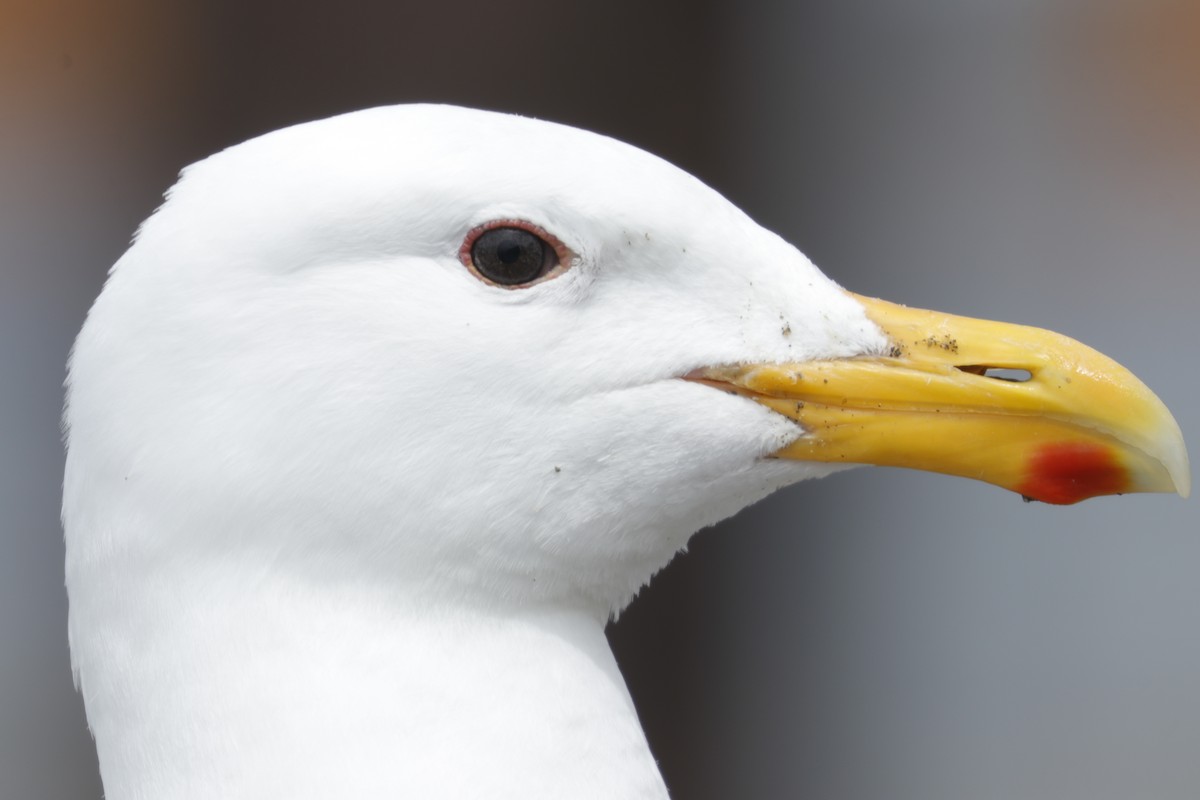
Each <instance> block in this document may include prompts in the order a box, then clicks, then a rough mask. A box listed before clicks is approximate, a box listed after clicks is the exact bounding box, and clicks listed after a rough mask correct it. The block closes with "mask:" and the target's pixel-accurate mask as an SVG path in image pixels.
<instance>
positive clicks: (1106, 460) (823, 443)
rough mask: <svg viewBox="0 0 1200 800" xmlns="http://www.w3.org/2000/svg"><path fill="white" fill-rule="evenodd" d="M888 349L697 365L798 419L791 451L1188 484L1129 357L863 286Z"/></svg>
mask: <svg viewBox="0 0 1200 800" xmlns="http://www.w3.org/2000/svg"><path fill="white" fill-rule="evenodd" d="M852 297H854V298H855V299H856V300H858V301H859V302H860V303H862V305H863V306H864V307H865V308H866V310H867V316H868V317H869V318H870V319H871V320H872V321H873V322H875V323H876V324H877V325H878V326H879V327H880V328H882V329H883V331H884V333H886V334H887V336H888V337H889V338H890V339H891V342H892V349H891V352H890V353H889V354H888V355H887V356H881V357H860V358H854V359H845V360H837V361H815V362H809V363H802V364H752V365H743V366H735V367H716V368H711V369H707V370H703V371H701V372H700V373H699V374H696V375H694V376H693V377H695V378H698V379H699V380H702V381H704V382H706V383H711V384H715V385H718V386H721V387H722V388H726V389H729V388H732V389H734V390H735V391H738V392H739V393H741V394H744V395H747V396H749V397H751V398H753V399H754V400H756V401H758V402H759V403H762V404H763V405H765V406H767V407H769V408H772V409H774V410H775V411H778V412H779V413H781V414H783V415H785V416H787V417H790V418H792V419H794V420H796V421H797V422H799V423H800V424H801V425H802V426H803V427H804V428H805V430H806V431H807V435H805V436H803V437H801V438H800V439H798V440H796V441H795V442H794V443H792V444H791V445H789V446H787V447H785V448H784V449H783V450H780V451H779V452H778V453H776V454H775V455H776V456H777V457H778V458H790V459H797V460H802V461H825V462H834V463H847V464H878V465H883V466H897V467H911V468H913V469H922V470H928V471H931V472H941V473H945V474H947V475H961V476H963V477H967V478H975V479H977V480H981V481H986V482H988V483H993V484H995V485H997V486H1002V487H1004V488H1006V489H1011V490H1012V491H1015V492H1019V493H1021V494H1022V495H1024V496H1025V497H1026V498H1032V499H1035V500H1041V501H1044V502H1047V503H1059V504H1065V503H1076V502H1079V501H1080V500H1085V499H1087V498H1089V497H1096V496H1099V495H1106V494H1123V493H1126V492H1178V493H1179V494H1180V495H1182V496H1184V497H1187V496H1188V494H1189V492H1190V490H1191V475H1190V470H1189V467H1188V458H1187V450H1186V449H1185V447H1184V443H1183V435H1182V433H1181V432H1180V430H1179V425H1178V424H1177V423H1176V422H1175V419H1174V417H1172V416H1171V412H1170V411H1168V410H1167V407H1166V406H1165V405H1163V403H1162V401H1161V400H1159V399H1158V397H1156V396H1155V394H1154V393H1153V392H1151V391H1150V390H1149V389H1148V388H1146V386H1145V384H1143V383H1142V382H1141V381H1139V380H1138V379H1137V378H1136V377H1134V375H1133V373H1131V372H1130V371H1129V370H1127V369H1125V368H1124V367H1122V366H1121V365H1120V364H1118V363H1117V362H1115V361H1113V360H1112V359H1110V358H1108V357H1107V356H1104V355H1102V354H1101V353H1098V352H1096V351H1095V350H1092V349H1091V348H1089V347H1086V346H1085V345H1082V344H1080V343H1079V342H1076V341H1075V340H1073V339H1069V338H1067V337H1066V336H1062V335H1060V334H1057V333H1052V332H1050V331H1045V330H1041V329H1039V328H1029V327H1024V326H1020V325H1010V324H1006V323H1002V322H989V321H986V320H977V319H970V318H967V317H956V316H952V315H949V314H942V313H938V312H934V311H924V310H920V309H914V308H907V307H905V306H900V305H895V304H893V303H887V302H884V301H883V300H875V299H871V298H865V297H860V296H858V295H852Z"/></svg>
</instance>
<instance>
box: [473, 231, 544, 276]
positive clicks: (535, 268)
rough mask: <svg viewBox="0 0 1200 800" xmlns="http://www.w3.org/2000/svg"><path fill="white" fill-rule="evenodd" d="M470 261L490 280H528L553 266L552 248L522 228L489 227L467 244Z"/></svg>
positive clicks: (541, 274)
mask: <svg viewBox="0 0 1200 800" xmlns="http://www.w3.org/2000/svg"><path fill="white" fill-rule="evenodd" d="M471 263H472V264H474V265H475V269H476V270H478V272H479V274H480V275H482V276H483V277H485V278H487V279H488V280H489V281H492V282H493V283H498V284H501V285H503V286H517V285H519V284H523V283H530V282H532V281H535V280H537V279H538V278H540V277H542V276H543V275H545V274H546V273H547V272H549V271H550V269H552V268H553V267H554V264H555V258H554V249H553V248H552V247H550V246H549V245H547V244H546V243H545V242H544V241H542V239H541V238H540V237H538V236H537V235H535V234H534V233H532V232H530V231H527V230H525V229H524V228H492V229H490V230H486V231H484V232H483V233H481V234H479V238H477V239H476V240H475V243H474V244H473V245H472V246H471Z"/></svg>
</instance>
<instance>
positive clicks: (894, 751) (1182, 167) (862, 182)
mask: <svg viewBox="0 0 1200 800" xmlns="http://www.w3.org/2000/svg"><path fill="white" fill-rule="evenodd" d="M414 100H433V101H446V102H454V103H461V104H467V105H475V106H481V107H485V108H492V109H502V110H510V111H516V112H520V113H524V114H528V115H533V116H538V117H544V118H548V119H554V120H558V121H562V122H567V123H571V124H575V125H580V126H583V127H587V128H591V129H594V130H598V131H602V132H604V133H608V134H611V135H614V136H617V137H619V138H622V139H625V140H628V141H631V142H633V143H635V144H638V145H640V146H642V147H645V148H647V149H650V150H652V151H654V152H656V153H658V154H660V155H662V156H664V157H666V158H668V159H670V160H672V161H674V162H676V163H678V164H679V165H681V166H682V167H684V168H685V169H688V170H689V171H692V172H694V173H695V174H697V175H698V176H699V177H701V178H702V179H703V180H705V181H707V182H708V183H710V184H712V185H713V186H715V187H716V188H718V189H719V190H721V191H722V192H724V193H725V194H726V195H728V196H729V197H730V198H731V199H732V200H733V201H734V202H735V203H737V204H739V205H741V206H742V207H743V208H745V209H746V210H747V211H748V212H749V213H750V214H751V215H752V216H754V217H756V218H757V219H758V220H759V221H760V222H762V223H763V224H765V225H766V226H768V227H770V228H772V229H774V230H776V231H778V232H779V233H781V234H782V235H784V236H785V237H786V238H788V239H790V240H791V241H793V242H795V243H796V244H797V245H798V246H799V247H800V248H801V249H802V250H804V251H805V252H807V253H808V254H809V255H810V256H811V257H812V258H813V259H814V260H815V261H816V262H817V263H818V264H819V265H820V266H822V267H823V268H824V269H825V270H826V271H827V272H828V273H829V274H830V275H831V276H833V277H834V278H835V279H836V280H838V281H840V282H841V283H843V284H844V285H846V286H848V287H850V288H853V289H855V290H857V291H860V292H864V293H867V294H875V295H880V296H884V297H887V298H889V299H892V300H897V301H902V302H906V303H909V304H912V305H921V306H926V307H933V308H941V309H945V310H950V311H956V312H959V313H964V314H971V315H975V316H983V317H992V318H1003V319H1008V320H1011V321H1014V322H1022V323H1029V324H1036V325H1041V326H1045V327H1051V328H1055V329H1057V330H1060V331H1062V332H1064V333H1067V334H1069V335H1071V336H1074V337H1076V338H1079V339H1082V340H1084V341H1086V342H1088V343H1089V344H1092V345H1093V346H1095V347H1097V348H1099V349H1100V350H1102V351H1104V352H1106V353H1108V354H1109V355H1111V356H1113V357H1115V358H1116V359H1117V360H1119V361H1121V362H1123V363H1125V364H1126V365H1127V366H1129V367H1130V368H1132V369H1133V370H1134V371H1135V372H1137V373H1138V374H1139V375H1140V376H1141V377H1142V378H1143V379H1144V380H1145V381H1146V382H1147V383H1148V384H1149V385H1150V386H1151V387H1153V388H1154V389H1155V390H1156V391H1157V392H1158V393H1159V394H1160V395H1161V397H1162V398H1163V399H1164V400H1165V401H1166V403H1167V404H1168V405H1169V406H1170V407H1171V408H1172V409H1173V410H1174V412H1175V414H1176V416H1177V418H1178V419H1179V422H1180V424H1181V425H1182V427H1183V430H1184V433H1185V435H1188V436H1190V438H1191V440H1192V445H1193V447H1195V445H1196V442H1197V437H1198V436H1200V406H1198V403H1197V398H1200V370H1198V369H1197V366H1198V365H1197V356H1196V342H1197V340H1198V339H1200V309H1198V308H1197V303H1198V300H1200V264H1198V262H1200V3H1197V2H1195V0H1124V1H1120V2H1118V1H1117V0H1108V1H1105V0H1092V1H1091V2H1082V1H1073V0H1039V1H1036V2H1035V1H1034V0H1028V1H1027V2H1022V1H1021V0H1007V1H1006V0H995V1H994V2H987V1H986V0H942V1H941V2H938V1H936V0H890V1H889V2H883V1H882V0H881V1H880V2H875V3H869V2H862V1H860V0H842V1H841V2H838V3H815V2H814V3H805V2H793V3H767V2H762V1H761V0H741V1H740V2H732V1H731V0H724V1H721V0H688V1H687V2H684V1H683V0H679V1H677V2H664V3H657V4H650V3H640V2H633V0H614V1H612V2H604V3H601V2H586V3H576V4H564V3H560V2H551V0H518V1H517V2H508V3H497V2H485V1H484V0H479V1H478V2H444V3H441V4H440V5H438V4H433V3H409V2H393V3H384V2H378V3H362V2H342V3H338V4H332V3H331V4H317V3H312V2H281V1H273V2H258V3H252V2H234V1H233V0H220V1H218V2H212V1H210V2H206V3H194V4H186V3H173V2H153V1H152V0H130V1H128V2H109V3H87V2H83V0H76V1H72V0H64V1H63V2H40V3H34V2H21V0H15V1H14V0H0V521H2V522H0V524H2V527H0V798H5V799H6V800H7V798H14V799H16V798H52V799H57V798H64V800H67V799H69V800H76V799H83V798H88V799H92V798H99V797H100V796H101V789H100V784H99V779H98V776H97V773H96V762H95V756H94V753H93V749H92V744H91V741H90V738H89V735H88V733H87V728H86V723H85V721H84V718H83V714H82V707H81V704H80V701H79V699H78V697H77V696H76V694H75V693H74V691H73V689H72V687H71V678H70V673H69V667H68V657H67V648H66V634H65V618H66V601H65V596H64V592H63V589H62V567H61V562H62V543H61V535H60V531H59V527H58V521H57V513H58V509H57V505H58V495H59V483H60V478H61V468H62V463H61V462H62V452H61V447H60V444H59V432H58V414H59V405H60V385H61V381H62V377H63V363H64V361H65V359H66V356H67V350H68V348H69V346H70V343H71V340H72V338H73V336H74V334H75V331H76V330H77V329H78V327H79V325H80V323H81V321H82V318H83V315H84V313H85V311H86V309H87V307H88V305H89V303H90V302H91V300H92V298H93V297H94V296H95V294H96V293H97V292H98V290H99V289H100V286H101V283H102V281H103V280H104V276H105V272H106V270H107V268H108V266H109V265H110V264H111V263H112V262H113V261H114V260H115V259H116V258H117V257H118V256H119V255H120V253H121V252H122V251H123V250H124V248H125V246H126V245H127V243H128V240H129V237H130V235H131V233H132V232H133V230H134V228H135V226H136V225H137V224H138V222H139V221H140V220H141V219H143V218H144V217H145V216H147V215H148V214H149V213H150V212H151V211H152V210H153V209H154V208H155V206H156V205H157V204H158V202H159V198H160V195H161V193H162V191H163V190H164V189H165V188H166V187H167V186H169V185H170V184H171V183H172V181H173V180H174V176H175V174H176V172H177V171H178V170H179V168H180V167H182V166H183V165H185V164H187V163H189V162H191V161H194V160H196V159H198V158H201V157H203V156H205V155H207V154H209V153H210V152H212V151H214V150H216V149H219V148H222V147H225V146H227V145H230V144H233V143H235V142H238V141H241V140H243V139H245V138H247V137H250V136H253V135H255V134H258V133H261V132H264V131H267V130H270V129H273V128H277V127H280V126H283V125H287V124H290V123H295V122H299V121H303V120H309V119H314V118H318V117H323V116H327V115H330V114H333V113H336V112H340V111H346V110H350V109H355V108H360V107H364V106H370V105H378V104H384V103H396V102H406V101H414ZM1193 452H1195V451H1193ZM1198 567H1200V502H1197V501H1191V502H1184V501H1182V500H1180V499H1178V498H1174V497H1168V496H1137V497H1124V498H1106V499H1100V500H1093V501H1089V502H1087V503H1085V504H1083V505H1082V506H1079V507H1073V508H1066V509H1063V508H1052V507H1048V506H1042V505H1036V504H1035V505H1024V504H1022V503H1021V502H1020V500H1019V499H1018V498H1017V497H1016V496H1015V495H1010V494H1007V493H1005V492H1002V491H1000V490H998V489H994V488H991V487H988V486H984V485H977V484H974V483H971V482H968V481H964V480H957V479H951V478H941V477H935V476H928V475H921V474H916V473H908V472H903V471H885V470H858V471H855V472H852V473H848V474H842V475H838V476H835V477H833V478H831V479H828V480H826V481H823V482H819V483H813V484H809V485H801V486H798V487H795V488H793V489H791V490H789V491H786V492H784V493H782V494H780V495H777V496H775V497H773V498H771V499H770V500H768V501H766V502H764V503H762V504H760V505H758V506H757V507H754V508H752V509H749V510H747V511H746V512H744V513H743V514H741V515H740V516H739V517H738V518H736V519H734V520H732V521H730V522H729V523H727V524H725V525H722V526H720V527H719V528H718V529H715V530H710V531H705V532H702V533H701V534H700V535H699V536H698V537H697V538H696V539H695V540H694V541H693V547H692V551H691V553H690V554H689V555H687V556H686V557H683V558H680V559H677V560H676V561H675V563H674V564H672V566H671V567H670V568H668V569H667V570H666V571H665V572H664V573H663V574H662V575H660V576H659V578H658V579H656V581H655V583H654V584H653V585H652V586H651V587H650V588H649V589H648V590H646V591H645V592H644V593H643V596H642V597H641V598H640V599H639V600H638V601H636V602H635V603H634V605H633V606H632V607H631V608H630V609H629V610H628V611H627V612H626V614H625V615H624V616H623V617H622V618H621V620H620V621H619V622H618V623H616V624H615V625H613V626H612V628H611V639H612V641H613V644H614V647H615V648H616V651H617V654H618V657H619V659H620V661H621V663H622V665H623V668H624V670H625V674H626V676H627V678H628V681H629V684H630V688H631V690H632V692H633V694H634V697H635V700H636V701H637V703H638V706H639V709H640V712H641V714H642V718H643V721H644V723H645V725H646V728H647V731H648V734H649V737H650V741H651V745H652V747H653V748H654V751H655V753H656V754H657V756H658V757H659V759H660V761H661V764H662V768H663V771H664V773H665V775H666V778H667V782H668V784H669V786H670V787H671V788H672V790H673V793H674V795H675V797H677V798H683V799H688V798H696V799H699V798H718V797H766V798H775V797H779V798H801V797H803V798H842V799H843V800H857V799H859V798H864V799H865V798H889V799H890V800H905V799H908V798H911V799H912V800H940V799H941V798H946V799H947V800H950V799H951V798H971V799H972V800H988V799H989V798H995V799H996V800H1010V799H1011V798H1047V799H1050V798H1054V799H1055V800H1061V799H1063V798H1087V799H1088V800H1105V799H1107V798H1113V800H1117V799H1118V798H1120V799H1121V800H1126V799H1127V798H1189V799H1194V798H1196V797H1198V796H1200V579H1198Z"/></svg>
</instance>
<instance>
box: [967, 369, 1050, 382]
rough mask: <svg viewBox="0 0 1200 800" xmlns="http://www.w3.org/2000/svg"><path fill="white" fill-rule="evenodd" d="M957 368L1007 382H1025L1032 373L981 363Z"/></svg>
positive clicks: (1030, 378)
mask: <svg viewBox="0 0 1200 800" xmlns="http://www.w3.org/2000/svg"><path fill="white" fill-rule="evenodd" d="M959 369H960V370H962V371H963V372H969V373H971V374H972V375H980V376H982V377H984V378H993V379H995V380H998V381H1008V382H1009V383H1026V382H1028V381H1031V380H1033V373H1032V372H1030V371H1029V370H1027V369H1010V368H1008V367H988V366H984V365H982V364H971V365H967V366H961V367H959Z"/></svg>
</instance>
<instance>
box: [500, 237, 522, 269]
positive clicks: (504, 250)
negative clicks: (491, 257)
mask: <svg viewBox="0 0 1200 800" xmlns="http://www.w3.org/2000/svg"><path fill="white" fill-rule="evenodd" d="M496 255H497V256H499V257H500V260H501V261H503V262H504V263H505V264H511V263H513V262H514V261H516V260H517V259H518V258H520V257H521V245H519V244H517V243H516V242H504V243H503V244H501V245H500V246H499V247H497V248H496Z"/></svg>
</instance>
